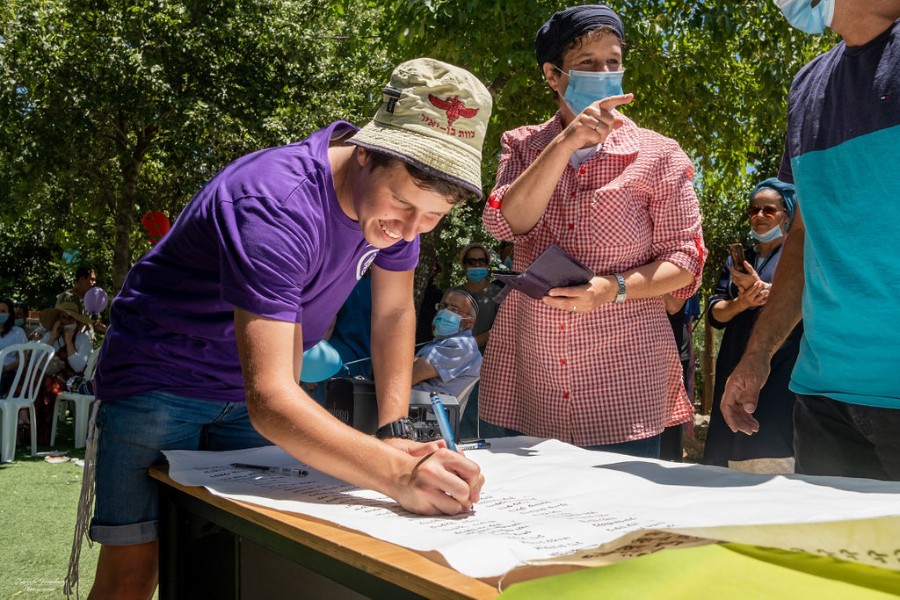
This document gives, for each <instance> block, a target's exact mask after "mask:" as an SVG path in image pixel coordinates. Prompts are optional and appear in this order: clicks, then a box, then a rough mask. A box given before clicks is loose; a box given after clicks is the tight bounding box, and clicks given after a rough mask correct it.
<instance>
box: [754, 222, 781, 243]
mask: <svg viewBox="0 0 900 600" xmlns="http://www.w3.org/2000/svg"><path fill="white" fill-rule="evenodd" d="M783 235H784V232H783V231H781V226H780V225H773V226H772V229H770V230H768V231H767V232H765V233H757V232H756V230H755V229H753V228H751V229H750V237H752V238H753V239H754V240H756V241H757V242H760V243H762V244H765V243H766V242H774V241H775V240H777V239H778V238H780V237H781V236H783Z"/></svg>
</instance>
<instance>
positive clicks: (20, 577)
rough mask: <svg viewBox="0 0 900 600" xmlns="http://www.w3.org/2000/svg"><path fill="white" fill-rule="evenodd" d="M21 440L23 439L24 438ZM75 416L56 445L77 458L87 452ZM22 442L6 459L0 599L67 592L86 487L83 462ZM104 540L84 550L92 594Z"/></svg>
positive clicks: (84, 578) (0, 501) (0, 506)
mask: <svg viewBox="0 0 900 600" xmlns="http://www.w3.org/2000/svg"><path fill="white" fill-rule="evenodd" d="M20 441H21V440H20ZM73 448H74V443H73V426H72V418H71V416H70V417H69V418H68V420H67V422H66V423H65V424H61V425H60V428H59V430H58V431H57V436H56V446H55V447H53V448H50V447H45V446H38V452H42V451H43V452H46V451H49V450H62V451H65V452H66V456H68V457H70V458H71V459H73V460H74V459H76V458H80V459H83V458H84V449H83V448H82V449H79V450H73ZM30 451H31V444H30V439H29V441H28V445H27V446H26V445H24V444H20V445H19V447H18V449H17V452H16V460H15V462H11V463H0V599H2V600H9V599H11V598H16V599H20V598H21V599H31V598H65V594H64V593H63V581H64V580H65V577H66V569H67V565H68V562H69V551H70V549H71V547H72V536H73V530H74V526H75V514H76V506H77V504H78V496H79V494H80V492H81V479H82V471H83V469H82V468H81V467H78V466H76V465H75V463H74V462H73V461H72V460H70V461H68V462H64V463H59V464H51V463H48V462H46V461H45V460H44V458H43V456H35V457H32V456H31V455H30ZM99 552H100V546H99V545H97V544H94V546H93V547H89V546H88V545H87V542H85V544H84V546H83V548H82V551H81V583H80V586H79V587H80V595H81V597H82V598H86V597H87V594H88V592H89V591H90V589H91V583H92V582H93V580H94V569H95V568H96V566H97V556H98V554H99Z"/></svg>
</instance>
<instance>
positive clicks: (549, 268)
mask: <svg viewBox="0 0 900 600" xmlns="http://www.w3.org/2000/svg"><path fill="white" fill-rule="evenodd" d="M493 276H494V279H495V280H496V281H499V282H501V283H504V284H505V285H506V289H504V290H503V291H501V292H500V293H499V294H498V296H500V297H499V298H498V297H495V298H494V299H495V300H496V301H497V302H500V301H501V300H502V299H503V298H504V297H506V294H507V293H509V290H510V289H514V290H519V291H520V292H522V293H523V294H527V295H529V296H531V297H532V298H534V299H535V300H540V299H541V298H543V297H544V296H546V295H547V292H548V291H550V290H552V289H553V288H558V287H570V286H573V285H582V284H585V283H587V282H588V281H590V280H591V279H592V278H593V277H594V272H593V271H592V270H590V269H589V268H587V267H586V266H584V265H583V264H581V263H580V262H578V260H576V259H575V257H574V256H572V255H571V254H569V253H568V252H566V251H565V250H563V249H562V248H560V247H559V246H549V247H548V248H547V249H546V250H544V251H543V252H541V255H540V256H538V257H537V258H536V259H534V262H533V263H531V264H530V265H528V268H527V269H525V272H524V273H494V274H493Z"/></svg>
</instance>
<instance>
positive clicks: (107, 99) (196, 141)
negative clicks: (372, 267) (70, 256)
mask: <svg viewBox="0 0 900 600" xmlns="http://www.w3.org/2000/svg"><path fill="white" fill-rule="evenodd" d="M613 7H614V8H615V9H616V10H617V11H618V12H619V13H620V14H621V15H622V17H623V20H624V22H625V27H626V38H627V40H628V45H627V47H626V55H625V67H626V76H625V87H626V90H628V91H630V92H633V93H634V94H635V101H634V102H633V103H632V104H631V105H629V106H627V107H624V108H623V109H622V110H623V112H625V113H626V114H628V115H629V116H630V117H632V118H633V119H634V120H635V121H636V122H637V123H638V124H640V125H642V126H645V127H649V128H651V129H654V130H656V131H659V132H660V133H663V134H664V135H667V136H670V137H672V138H674V139H676V140H678V141H679V142H680V143H681V145H682V147H683V148H684V149H685V151H686V152H687V153H688V154H689V155H690V156H691V158H692V159H693V161H694V164H695V166H696V167H697V177H696V181H695V183H696V188H697V190H698V193H699V195H700V198H701V209H702V213H703V216H704V231H705V235H706V239H707V244H708V246H709V247H710V249H711V250H712V254H711V256H710V260H709V268H708V269H707V276H708V282H707V283H708V284H709V282H710V281H711V280H712V278H714V276H715V272H716V271H717V268H718V265H720V264H721V262H722V260H723V259H724V253H723V249H724V247H725V245H727V243H728V242H731V241H734V240H735V239H739V238H740V237H741V236H742V235H743V234H742V232H743V230H745V229H746V226H745V224H744V222H743V220H742V218H741V213H740V210H739V208H740V207H739V205H740V204H741V203H742V202H743V199H744V196H745V193H746V190H748V189H749V188H750V187H751V186H752V184H753V183H754V182H755V181H756V180H759V179H762V178H764V177H768V176H771V175H774V174H775V173H776V172H777V166H778V163H779V160H780V156H781V149H782V144H783V132H784V129H785V117H786V96H787V91H788V88H789V85H790V80H791V78H792V76H793V74H794V73H795V72H796V71H797V70H798V69H799V67H800V66H801V65H802V64H803V63H805V62H807V61H808V60H809V59H810V58H811V57H812V56H813V55H815V54H817V53H819V52H821V51H822V50H823V49H824V48H826V47H828V46H830V45H832V44H833V43H834V41H835V38H834V36H833V35H831V34H829V35H826V36H823V37H810V36H806V35H804V34H801V33H799V32H796V31H794V30H792V29H791V28H790V27H789V26H788V25H787V23H786V21H785V20H784V18H783V17H782V16H781V15H780V13H779V12H778V10H777V9H776V8H775V7H774V5H773V4H772V3H771V2H764V1H762V0H760V1H759V2H750V3H722V2H713V1H712V0H700V1H697V2H691V3H685V2H677V1H675V0H622V1H621V2H617V3H613ZM387 8H388V5H387V4H386V3H383V2H375V1H374V0H363V1H353V2H350V1H348V0H342V1H331V0H242V1H241V2H226V3H220V2H213V1H212V0H130V1H128V2H125V1H123V0H102V1H99V2H97V1H93V2H88V1H87V0H9V1H8V2H7V3H5V4H4V5H3V6H2V7H0V132H2V137H0V233H2V236H0V252H2V253H3V255H4V256H5V257H6V258H7V260H6V261H5V264H6V265H7V266H6V267H3V268H0V287H2V288H4V289H7V288H8V289H10V290H13V291H15V292H16V293H17V294H19V295H21V294H25V295H26V297H28V295H32V296H30V299H31V300H32V303H35V302H40V301H46V300H47V298H48V297H52V296H49V293H50V292H53V293H55V292H56V291H58V289H59V285H60V281H61V280H65V279H66V278H68V277H70V273H69V271H71V265H67V264H65V263H64V262H63V261H62V260H61V258H60V256H61V252H62V251H65V250H78V251H80V256H81V260H82V262H83V263H91V264H93V265H95V266H97V268H98V270H99V272H100V276H101V280H102V281H103V282H104V283H105V284H106V285H107V286H109V285H112V288H113V289H115V288H117V287H118V286H119V285H120V283H121V281H122V279H123V277H124V275H125V272H126V271H127V269H128V267H129V266H130V265H131V263H132V262H133V260H134V259H135V258H137V257H138V256H140V255H141V254H142V253H143V252H145V251H146V250H147V249H148V247H149V246H148V243H147V241H146V240H145V239H144V237H143V236H142V235H141V232H140V230H139V226H138V222H139V219H140V215H141V214H142V213H143V212H145V211H147V210H163V211H165V212H166V213H167V214H168V215H169V217H170V218H171V219H172V220H173V221H174V220H175V219H176V218H177V214H178V212H179V211H180V209H181V207H183V206H184V204H185V203H186V202H187V201H188V200H189V199H190V197H191V195H192V194H193V193H194V192H195V191H196V190H197V188H198V187H199V186H200V185H202V183H203V182H204V181H205V180H206V179H208V178H209V177H210V176H211V175H212V174H213V173H215V172H216V171H217V170H218V169H220V168H221V167H222V166H223V165H225V164H227V163H228V162H229V161H231V160H233V159H234V158H236V157H237V156H239V155H241V154H243V153H245V152H248V151H251V150H255V149H257V148H260V147H264V146H268V145H273V144H280V143H285V142H288V141H293V140H297V139H300V138H302V137H304V136H305V135H307V134H309V133H310V132H312V131H313V130H315V129H317V128H319V127H321V126H323V125H325V124H326V123H328V122H330V121H332V120H334V119H337V118H344V119H347V120H350V121H351V122H355V123H358V124H362V123H363V122H365V121H366V120H368V119H369V118H370V116H371V115H372V113H373V112H374V110H375V108H376V106H377V104H378V102H379V101H380V88H381V85H382V84H383V82H384V81H386V78H387V75H388V73H389V72H390V70H391V68H392V66H393V65H394V64H396V63H398V62H400V61H402V60H407V59H410V58H414V57H418V56H432V57H434V58H438V59H441V60H445V61H448V62H451V63H455V64H458V65H460V66H464V67H466V68H467V69H469V70H471V71H472V72H473V73H475V74H476V75H477V76H478V77H480V78H481V79H482V81H484V82H485V84H486V85H487V86H488V88H489V89H490V91H491V93H492V94H493V97H494V103H495V105H494V111H493V115H492V118H491V124H490V127H489V129H488V136H487V140H486V144H485V151H484V156H485V161H484V166H483V179H484V184H485V191H486V192H488V191H489V190H490V188H491V186H492V182H493V180H494V174H495V172H496V166H497V156H498V152H499V139H500V134H501V133H502V132H503V131H505V130H508V129H512V128H515V127H518V126H520V125H522V124H525V123H537V122H541V121H543V120H546V119H547V118H549V117H550V116H551V115H552V114H553V112H554V111H555V110H556V107H555V105H554V104H553V102H552V99H551V94H550V92H549V90H548V88H547V86H546V85H545V83H544V82H543V79H542V76H541V73H540V70H539V68H538V65H537V64H536V62H535V59H534V52H533V40H534V34H535V32H536V31H537V29H538V28H539V27H540V25H541V24H542V23H543V22H544V21H545V20H546V19H547V18H548V17H549V16H550V15H551V14H552V13H553V12H554V11H555V10H558V9H559V8H560V5H559V4H557V3H555V2H549V1H548V0H477V1H476V0H452V1H451V0H398V1H397V2H394V3H391V5H390V6H389V9H387ZM482 206H483V202H482V203H470V204H468V205H466V206H464V207H462V208H460V209H457V210H455V211H454V213H453V214H452V216H451V217H450V218H448V219H446V220H445V222H444V223H442V225H441V227H440V229H439V231H437V232H436V233H435V234H433V235H430V236H425V237H424V238H423V261H422V264H423V267H424V272H423V273H421V277H420V287H424V282H426V281H427V280H428V277H429V276H430V273H431V269H432V265H433V264H434V262H435V261H440V262H441V263H443V265H444V267H451V266H452V265H453V264H454V263H455V256H456V252H457V250H458V249H459V248H460V247H461V246H462V245H463V244H464V243H466V242H468V241H470V240H473V239H475V240H480V241H487V242H491V240H490V239H489V236H488V235H487V234H486V232H485V231H484V229H483V228H482V227H481V222H480V214H481V208H482ZM444 273H448V274H451V275H452V274H453V273H454V271H453V269H451V268H445V269H444ZM458 275H459V272H458V271H456V276H457V277H458ZM442 283H450V279H449V277H448V278H446V279H445V281H443V282H442Z"/></svg>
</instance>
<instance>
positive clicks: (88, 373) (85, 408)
mask: <svg viewBox="0 0 900 600" xmlns="http://www.w3.org/2000/svg"><path fill="white" fill-rule="evenodd" d="M99 355H100V348H94V350H93V351H92V352H91V355H90V356H88V361H87V365H85V367H84V373H83V374H82V377H83V378H84V381H85V382H89V381H93V380H94V372H95V371H96V368H97V357H98V356H99ZM96 399H97V396H95V395H94V394H79V393H77V392H63V393H61V394H60V395H59V396H57V397H56V404H54V405H53V426H52V427H51V428H50V445H51V446H53V445H55V444H56V426H57V424H58V423H59V420H60V419H61V418H62V417H63V415H65V414H66V413H65V408H66V403H67V402H71V403H72V404H73V405H74V407H75V447H76V448H84V445H85V439H86V438H87V429H88V420H89V417H90V415H91V404H93V403H94V400H96Z"/></svg>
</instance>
